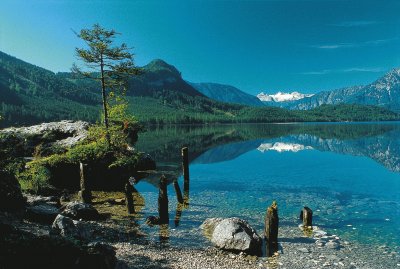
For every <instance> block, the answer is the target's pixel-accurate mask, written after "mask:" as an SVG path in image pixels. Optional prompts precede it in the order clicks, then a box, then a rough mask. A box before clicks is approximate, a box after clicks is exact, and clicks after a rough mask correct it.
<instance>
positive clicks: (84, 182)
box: [78, 163, 92, 204]
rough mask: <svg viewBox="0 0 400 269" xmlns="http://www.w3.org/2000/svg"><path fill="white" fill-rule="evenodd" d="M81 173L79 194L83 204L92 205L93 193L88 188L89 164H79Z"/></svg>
mask: <svg viewBox="0 0 400 269" xmlns="http://www.w3.org/2000/svg"><path fill="white" fill-rule="evenodd" d="M79 172H80V191H79V193H78V195H79V198H80V199H81V201H82V202H84V203H88V204H90V203H91V202H92V192H91V191H90V188H89V186H88V181H89V167H88V165H87V164H84V163H79Z"/></svg>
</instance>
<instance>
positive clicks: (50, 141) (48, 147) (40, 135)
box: [0, 120, 90, 157]
mask: <svg viewBox="0 0 400 269" xmlns="http://www.w3.org/2000/svg"><path fill="white" fill-rule="evenodd" d="M89 126H90V124H89V123H88V122H84V121H69V120H64V121H60V122H49V123H42V124H40V125H33V126H29V127H19V128H15V127H11V128H7V129H3V130H0V146H2V145H4V146H8V145H12V146H13V148H12V150H10V151H11V153H12V154H13V155H14V157H27V156H32V155H33V153H34V151H35V150H38V147H40V151H41V152H40V153H41V154H42V155H43V154H44V155H48V154H50V153H53V152H55V151H59V150H65V149H67V148H71V147H73V146H74V145H76V144H77V143H78V142H79V141H82V140H83V139H85V138H86V137H87V135H88V129H89Z"/></svg>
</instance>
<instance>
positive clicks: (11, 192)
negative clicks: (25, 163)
mask: <svg viewBox="0 0 400 269" xmlns="http://www.w3.org/2000/svg"><path fill="white" fill-rule="evenodd" d="M24 207H25V198H24V197H23V196H22V192H21V186H20V185H19V183H18V181H17V179H16V178H15V177H14V176H12V175H10V174H9V173H6V172H4V171H1V170H0V211H17V210H21V209H23V208H24Z"/></svg>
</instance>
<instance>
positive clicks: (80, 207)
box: [62, 202, 100, 220]
mask: <svg viewBox="0 0 400 269" xmlns="http://www.w3.org/2000/svg"><path fill="white" fill-rule="evenodd" d="M62 214H63V215H64V216H67V217H70V218H73V219H76V220H79V219H83V220H98V219H99V218H100V214H99V212H98V211H97V210H96V209H95V208H94V207H93V206H92V205H90V204H85V203H82V202H70V203H68V204H67V205H66V206H65V209H64V210H63V212H62Z"/></svg>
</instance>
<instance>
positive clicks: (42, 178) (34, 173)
mask: <svg viewBox="0 0 400 269" xmlns="http://www.w3.org/2000/svg"><path fill="white" fill-rule="evenodd" d="M16 176H17V178H18V181H19V183H20V185H21V189H22V190H23V191H31V192H34V193H40V192H41V190H43V189H45V188H48V187H49V186H50V185H49V178H50V172H49V170H48V169H47V168H46V167H44V166H42V165H40V163H36V162H32V163H31V164H30V165H29V168H28V169H26V170H25V171H23V172H21V173H18V174H17V175H16Z"/></svg>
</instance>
